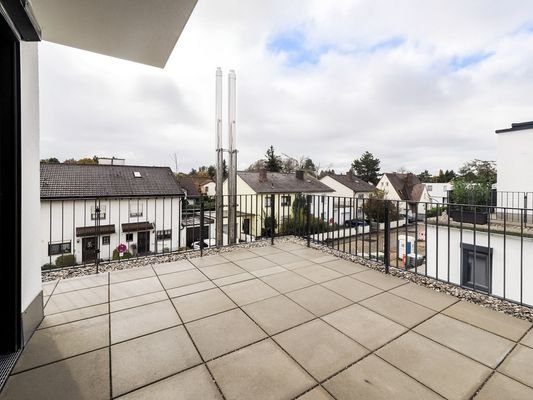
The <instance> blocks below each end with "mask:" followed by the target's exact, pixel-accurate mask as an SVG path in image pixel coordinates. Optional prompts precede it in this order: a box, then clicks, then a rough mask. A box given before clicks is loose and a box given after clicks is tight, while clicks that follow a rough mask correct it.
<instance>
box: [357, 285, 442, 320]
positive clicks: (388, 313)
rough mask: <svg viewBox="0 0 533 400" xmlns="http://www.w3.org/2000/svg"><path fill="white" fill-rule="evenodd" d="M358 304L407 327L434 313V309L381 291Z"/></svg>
mask: <svg viewBox="0 0 533 400" xmlns="http://www.w3.org/2000/svg"><path fill="white" fill-rule="evenodd" d="M360 304H361V305H363V306H365V307H367V308H370V309H371V310H372V311H375V312H377V313H378V314H381V315H383V316H385V317H387V318H389V319H390V320H392V321H394V322H397V323H399V324H401V325H403V326H407V327H408V328H411V327H413V326H415V325H417V324H419V323H420V322H422V321H424V320H426V319H428V318H429V317H431V316H432V315H434V314H435V313H436V311H433V310H430V309H429V308H426V307H423V306H421V305H419V304H416V303H413V302H411V301H408V300H405V299H403V298H401V297H398V296H395V295H393V294H390V293H381V294H379V295H377V296H374V297H371V298H370V299H366V300H364V301H362V302H361V303H360Z"/></svg>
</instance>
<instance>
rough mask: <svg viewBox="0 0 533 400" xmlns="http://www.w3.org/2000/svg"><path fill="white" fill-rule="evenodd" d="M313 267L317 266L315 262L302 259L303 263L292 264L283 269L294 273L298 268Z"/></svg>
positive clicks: (284, 266)
mask: <svg viewBox="0 0 533 400" xmlns="http://www.w3.org/2000/svg"><path fill="white" fill-rule="evenodd" d="M313 265H316V264H315V263H314V262H313V261H310V260H306V259H302V261H296V262H293V263H290V264H285V265H283V268H285V269H288V270H289V271H293V270H295V269H298V268H305V267H311V266H313Z"/></svg>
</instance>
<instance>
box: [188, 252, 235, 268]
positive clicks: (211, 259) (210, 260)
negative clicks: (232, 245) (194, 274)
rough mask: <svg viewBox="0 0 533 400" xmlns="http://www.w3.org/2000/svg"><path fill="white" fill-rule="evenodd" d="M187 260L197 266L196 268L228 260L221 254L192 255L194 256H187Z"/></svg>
mask: <svg viewBox="0 0 533 400" xmlns="http://www.w3.org/2000/svg"><path fill="white" fill-rule="evenodd" d="M188 260H189V261H190V262H191V263H192V264H194V265H195V266H197V267H198V268H201V267H208V266H210V265H216V264H222V263H227V262H228V260H227V259H226V258H224V257H222V256H221V255H214V256H204V257H194V258H189V259H188Z"/></svg>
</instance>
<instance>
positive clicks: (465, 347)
mask: <svg viewBox="0 0 533 400" xmlns="http://www.w3.org/2000/svg"><path fill="white" fill-rule="evenodd" d="M415 331H416V332H418V333H420V334H421V335H424V336H426V337H428V338H430V339H433V340H434V341H436V342H438V343H441V344H443V345H445V346H447V347H450V348H452V349H453V350H455V351H458V352H459V353H462V354H464V355H466V356H468V357H470V358H473V359H474V360H476V361H479V362H481V363H483V364H485V365H487V366H489V367H491V368H496V366H498V364H499V363H500V362H501V361H502V360H503V359H504V357H505V356H506V355H507V353H509V352H510V351H511V349H512V348H513V346H514V342H511V341H510V340H507V339H504V338H502V337H501V336H497V335H494V334H492V333H490V332H487V331H485V330H483V329H479V328H476V327H475V326H472V325H469V324H466V323H464V322H461V321H458V320H456V319H453V318H450V317H447V316H445V315H442V314H439V315H436V316H434V317H433V318H431V319H430V320H428V321H426V322H424V323H423V324H421V325H419V326H417V327H416V328H415Z"/></svg>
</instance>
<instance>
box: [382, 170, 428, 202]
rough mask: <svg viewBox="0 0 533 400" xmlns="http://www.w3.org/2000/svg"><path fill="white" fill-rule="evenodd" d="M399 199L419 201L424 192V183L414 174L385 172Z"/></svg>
mask: <svg viewBox="0 0 533 400" xmlns="http://www.w3.org/2000/svg"><path fill="white" fill-rule="evenodd" d="M384 175H385V176H387V179H388V180H389V182H390V183H391V185H392V187H393V188H394V190H396V193H398V196H400V199H402V200H406V201H419V200H420V197H421V196H422V193H423V192H424V188H425V185H424V184H423V183H422V182H420V179H418V177H417V176H416V175H414V174H411V173H409V174H399V173H396V172H393V173H385V174H384Z"/></svg>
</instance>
